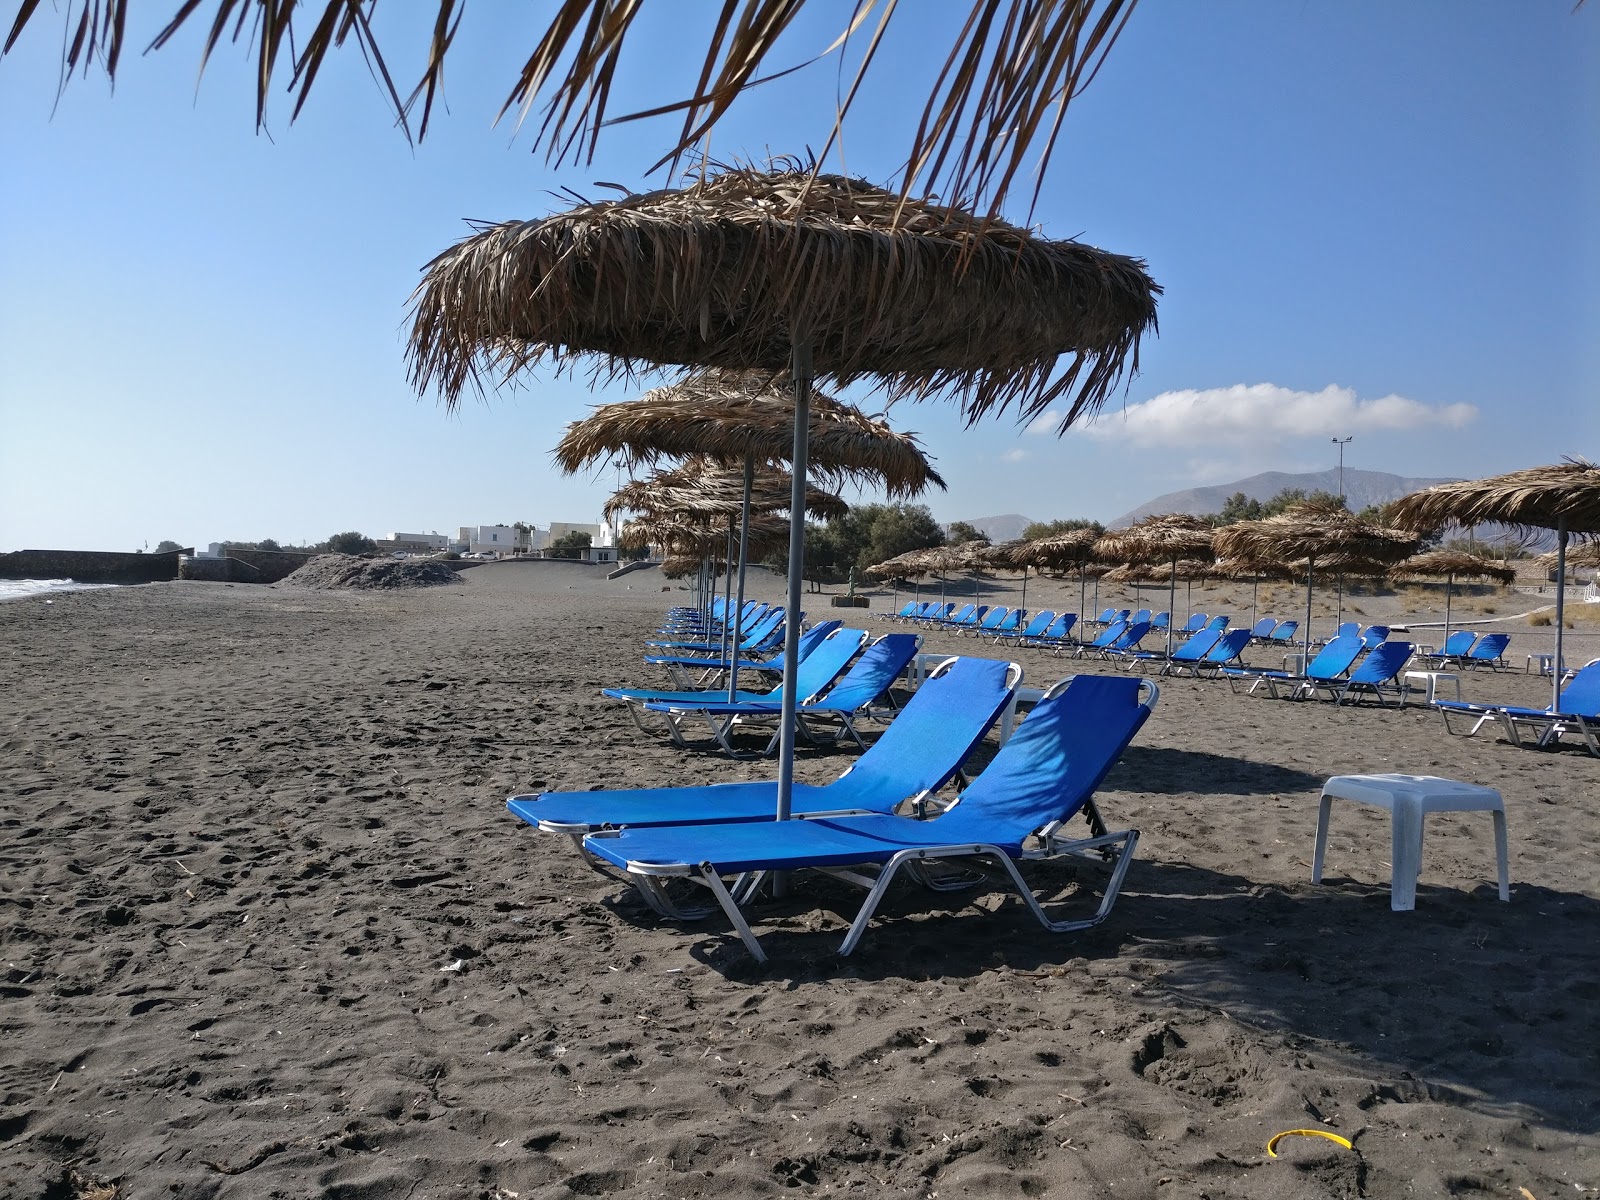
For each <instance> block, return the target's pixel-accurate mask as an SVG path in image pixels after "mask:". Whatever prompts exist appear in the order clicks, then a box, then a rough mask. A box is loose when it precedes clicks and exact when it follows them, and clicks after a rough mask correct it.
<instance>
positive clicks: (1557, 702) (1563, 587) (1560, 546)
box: [1550, 517, 1567, 713]
mask: <svg viewBox="0 0 1600 1200" xmlns="http://www.w3.org/2000/svg"><path fill="white" fill-rule="evenodd" d="M1566 615H1567V519H1566V517H1557V518H1556V660H1555V662H1553V663H1551V664H1550V675H1551V678H1552V680H1553V683H1552V684H1551V690H1550V711H1551V712H1553V713H1558V712H1560V711H1561V642H1562V639H1563V637H1564V635H1565V633H1566V628H1567V622H1566Z"/></svg>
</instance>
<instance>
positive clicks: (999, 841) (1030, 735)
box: [583, 675, 1157, 961]
mask: <svg viewBox="0 0 1600 1200" xmlns="http://www.w3.org/2000/svg"><path fill="white" fill-rule="evenodd" d="M1146 689H1147V690H1148V698H1142V697H1141V693H1142V692H1144V691H1145V690H1146ZM1156 698H1157V693H1156V687H1155V684H1153V683H1152V682H1150V681H1149V680H1147V679H1133V678H1130V677H1128V676H1103V675H1079V676H1076V677H1074V678H1070V679H1066V680H1063V681H1061V682H1060V683H1058V684H1056V685H1055V686H1054V687H1052V688H1051V689H1050V690H1049V691H1048V692H1046V693H1045V697H1044V699H1043V700H1041V701H1040V702H1039V703H1038V704H1037V705H1036V706H1035V707H1034V709H1033V711H1032V712H1030V713H1029V714H1028V718H1027V720H1025V721H1024V722H1023V723H1022V725H1021V726H1020V727H1019V728H1018V730H1017V732H1016V733H1015V734H1013V735H1012V737H1011V739H1010V740H1009V741H1008V742H1007V743H1006V744H1005V745H1004V746H1002V747H1001V748H1000V750H999V752H998V753H996V755H995V756H994V758H993V760H991V761H990V763H989V765H988V766H987V767H986V768H985V769H984V771H983V773H982V774H980V775H979V776H978V777H977V778H976V779H974V780H973V781H972V783H971V784H969V785H968V787H967V789H966V791H964V792H962V793H961V796H960V798H959V799H958V800H957V801H956V803H955V804H954V805H952V806H951V807H950V808H948V809H946V810H945V811H944V812H943V813H940V814H939V815H938V816H936V817H933V818H930V819H928V820H918V819H916V818H913V817H904V816H897V815H892V814H886V813H883V812H875V813H865V814H845V815H816V816H811V817H806V818H803V819H799V820H793V821H786V822H777V821H766V822H760V823H744V824H738V825H733V824H724V825H676V826H675V825H664V826H657V827H655V828H650V829H641V828H629V829H620V830H615V831H603V832H600V833H592V834H590V835H589V836H588V837H586V838H584V843H583V844H584V849H585V850H587V851H588V852H589V853H590V854H591V855H593V856H594V857H595V858H597V859H599V860H601V861H603V862H606V863H609V864H610V865H611V866H612V867H614V868H617V869H619V870H621V871H623V872H626V874H627V875H628V876H629V878H630V881H631V882H633V883H634V884H635V886H636V887H637V888H638V889H639V891H640V892H641V894H644V895H646V896H647V897H649V896H650V894H651V893H652V892H656V893H659V892H661V891H662V885H663V882H664V881H665V880H668V879H672V878H680V879H688V880H691V881H693V882H695V883H698V884H702V885H703V886H705V887H706V888H707V889H709V890H710V892H711V893H712V895H713V896H715V897H716V900H717V903H718V904H719V905H720V906H721V907H722V910H723V912H724V913H725V914H726V915H727V917H728V919H729V921H731V922H732V923H733V926H734V928H735V929H736V930H738V933H739V936H740V938H741V939H742V940H743V941H744V944H745V947H746V948H747V949H748V950H749V951H750V953H751V954H752V955H753V956H754V957H755V958H756V959H757V960H758V961H765V959H766V955H765V953H764V952H763V950H762V948H761V944H760V942H758V941H757V940H756V936H755V933H754V932H753V931H752V930H751V928H750V925H749V923H748V922H747V921H746V920H745V916H744V913H743V912H742V911H741V905H743V904H745V903H748V902H749V900H751V899H752V898H753V897H754V896H755V895H756V894H757V892H758V891H759V890H760V888H761V886H762V884H763V883H764V882H765V881H766V879H767V877H768V876H769V875H770V874H771V873H772V872H774V871H800V870H807V869H810V870H818V871H822V872H824V873H826V874H829V875H831V876H833V877H835V878H837V879H842V880H844V881H846V882H849V883H852V884H855V885H858V886H860V887H864V888H866V889H867V898H866V900H865V901H864V902H863V903H862V905H861V909H860V911H859V912H858V913H857V914H856V917H855V920H854V921H853V922H852V923H851V925H850V931H849V933H848V934H846V936H845V939H844V942H843V943H842V944H841V945H840V947H839V953H840V954H841V955H846V954H849V953H850V952H851V951H853V950H854V949H855V948H856V945H857V944H858V943H859V942H860V940H861V937H862V935H863V934H864V933H865V932H866V929H867V924H868V922H869V921H870V920H871V919H872V915H873V913H874V912H875V911H876V910H877V907H878V904H879V902H880V901H881V900H882V899H883V896H884V894H885V893H886V892H887V891H888V889H889V886H890V884H892V883H893V882H894V879H895V877H896V876H897V875H898V873H899V872H900V871H901V870H902V869H905V870H907V872H908V874H911V875H913V876H914V877H917V878H919V879H921V880H922V881H924V882H927V883H930V884H931V885H933V886H935V887H938V886H939V880H938V879H937V877H934V876H931V875H930V874H929V868H930V867H931V866H932V865H934V864H935V863H940V862H943V861H946V860H952V859H953V860H958V861H960V862H962V864H963V865H975V866H992V867H994V868H998V869H999V871H1000V872H1002V873H1003V876H1002V877H1005V878H1008V879H1009V882H1010V883H1011V884H1012V885H1013V886H1014V887H1015V888H1016V889H1017V892H1018V894H1019V895H1020V896H1021V897H1022V900H1023V902H1024V903H1025V904H1026V905H1027V906H1028V908H1029V910H1030V911H1031V912H1032V913H1033V915H1034V916H1035V917H1036V918H1038V920H1039V923H1040V924H1041V925H1043V926H1044V927H1045V928H1046V929H1047V930H1050V931H1051V932H1053V933H1065V932H1068V931H1072V930H1079V929H1087V928H1089V927H1091V926H1093V925H1097V924H1099V923H1100V922H1101V921H1103V920H1104V919H1105V918H1106V917H1107V916H1108V915H1109V914H1110V911H1111V908H1112V905H1114V904H1115V903H1116V899H1117V894H1118V892H1119V891H1120V890H1121V887H1122V880H1123V878H1124V876H1125V875H1126V874H1127V869H1128V865H1129V863H1130V862H1131V861H1132V857H1133V852H1134V848H1135V847H1136V846H1137V844H1138V840H1139V834H1138V831H1137V830H1131V829H1130V830H1125V831H1122V832H1119V833H1109V832H1107V831H1106V828H1105V824H1104V822H1103V821H1102V820H1101V819H1100V814H1099V812H1098V811H1097V809H1096V808H1095V807H1094V803H1093V796H1094V792H1095V790H1096V788H1098V787H1099V785H1100V783H1101V781H1102V780H1103V779H1104V778H1105V776H1106V773H1107V772H1108V771H1110V769H1111V768H1112V767H1113V766H1114V765H1115V764H1116V762H1117V760H1118V759H1119V758H1121V757H1122V752H1123V750H1124V749H1126V748H1127V745H1128V743H1129V742H1130V741H1132V739H1133V736H1134V735H1135V734H1136V733H1137V732H1138V731H1139V729H1140V728H1141V727H1142V726H1143V725H1144V723H1145V720H1146V719H1147V718H1148V717H1149V715H1150V712H1151V710H1152V708H1153V707H1154V706H1155V703H1156ZM890 728H891V729H892V728H893V726H890ZM1080 815H1081V816H1084V817H1086V818H1087V819H1088V821H1089V829H1090V836H1089V837H1087V838H1082V839H1072V838H1069V837H1068V836H1067V835H1066V832H1065V829H1064V827H1065V825H1066V824H1067V822H1069V821H1071V820H1072V819H1073V818H1074V817H1076V816H1080ZM1063 855H1075V856H1082V857H1084V858H1093V859H1094V860H1095V861H1097V862H1100V863H1101V864H1102V865H1104V863H1105V861H1106V860H1107V859H1108V858H1109V860H1110V862H1111V875H1110V879H1109V881H1108V882H1107V884H1106V887H1105V892H1104V896H1103V898H1102V900H1101V902H1100V904H1099V907H1098V910H1097V911H1096V912H1094V914H1093V915H1091V916H1089V917H1088V918H1086V919H1081V920H1070V921H1057V920H1053V919H1052V918H1051V917H1050V916H1049V914H1048V913H1047V912H1046V911H1045V909H1044V908H1043V906H1042V905H1040V903H1039V901H1038V900H1037V898H1035V896H1034V894H1033V891H1032V889H1030V888H1029V886H1028V884H1027V881H1026V880H1025V879H1024V878H1023V877H1022V874H1021V872H1020V871H1019V870H1018V869H1017V865H1016V864H1017V862H1018V861H1021V860H1029V859H1043V858H1056V857H1059V856H1063ZM723 876H733V877H735V879H734V884H733V887H732V889H731V890H730V888H729V887H728V885H727V884H725V883H724V882H723V878H722V877H723ZM946 886H948V884H946ZM652 903H654V901H652ZM669 903H670V901H669Z"/></svg>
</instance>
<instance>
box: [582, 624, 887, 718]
mask: <svg viewBox="0 0 1600 1200" xmlns="http://www.w3.org/2000/svg"><path fill="white" fill-rule="evenodd" d="M866 640H867V631H866V630H865V629H835V630H834V631H833V632H832V633H830V634H829V635H828V636H827V637H825V638H823V639H822V644H821V645H820V646H818V647H817V648H816V649H815V650H813V651H812V652H811V653H810V654H808V655H806V656H805V657H804V658H802V659H801V660H800V663H799V665H798V666H797V667H796V668H795V680H794V683H795V699H796V702H797V703H800V704H804V703H805V702H806V701H807V700H810V699H812V698H813V697H815V696H816V695H817V694H818V693H820V692H821V691H822V690H823V689H824V688H826V687H827V686H828V685H829V684H830V683H832V682H833V681H834V680H835V679H836V678H837V677H838V676H839V674H840V673H841V672H842V671H843V670H844V669H845V666H846V665H847V664H848V663H849V662H850V660H851V659H852V658H854V657H855V656H856V652H857V651H858V650H860V649H861V645H862V643H863V642H865V641H866ZM600 694H601V695H602V696H605V697H607V698H608V699H611V700H624V701H627V704H628V713H629V715H630V716H632V717H633V723H634V724H635V725H637V726H638V727H639V728H640V729H642V730H644V731H645V732H646V733H648V732H650V729H649V727H648V726H647V725H645V723H644V722H643V721H642V720H640V718H639V712H640V710H641V709H642V708H643V707H644V706H645V705H646V704H649V703H652V702H655V703H661V704H674V703H676V704H683V705H686V706H689V705H697V704H703V703H706V702H708V701H713V702H714V701H721V702H722V703H726V702H727V699H728V693H727V692H726V691H724V690H723V689H721V688H712V689H709V690H699V691H685V692H667V691H659V690H652V689H650V688H603V689H602V690H601V692H600ZM733 698H734V700H735V701H736V702H743V703H749V702H750V701H752V700H770V701H772V702H773V703H775V704H781V703H782V701H783V684H782V683H781V682H780V683H779V684H778V685H777V686H776V687H774V688H772V689H771V690H769V691H765V692H735V693H734V694H733ZM673 740H674V741H680V739H679V738H678V737H677V735H676V734H674V735H673Z"/></svg>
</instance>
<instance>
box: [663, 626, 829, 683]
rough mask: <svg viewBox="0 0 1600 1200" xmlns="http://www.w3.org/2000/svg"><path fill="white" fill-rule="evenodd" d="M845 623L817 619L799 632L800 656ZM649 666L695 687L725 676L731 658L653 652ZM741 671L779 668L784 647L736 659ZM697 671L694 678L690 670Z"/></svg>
mask: <svg viewBox="0 0 1600 1200" xmlns="http://www.w3.org/2000/svg"><path fill="white" fill-rule="evenodd" d="M843 624H844V622H843V621H819V622H817V624H815V625H813V626H812V627H811V628H810V629H808V630H806V631H805V632H804V633H802V634H801V635H800V657H801V658H804V657H805V656H806V655H808V654H810V653H811V651H812V650H814V649H816V647H817V645H818V643H820V642H821V641H822V639H823V638H825V637H827V636H828V635H829V634H830V633H832V632H833V631H834V630H835V629H838V628H839V627H840V626H842V625H843ZM644 661H645V663H646V665H648V666H660V667H666V668H667V671H668V673H669V674H671V676H672V681H673V683H675V684H677V685H678V687H679V688H680V689H682V690H684V691H690V690H693V689H695V688H711V687H715V686H716V682H715V680H716V677H717V676H719V675H721V676H726V675H727V673H728V670H729V668H731V667H732V666H733V663H732V661H731V660H729V659H726V658H712V657H710V656H709V655H704V654H701V655H694V654H652V655H650V656H648V657H647V658H646V659H645V660H644ZM739 670H741V671H767V672H782V670H783V651H782V648H781V647H780V648H779V650H778V652H777V653H776V654H772V655H768V656H767V657H764V658H741V659H740V660H739ZM694 671H698V672H699V673H700V674H699V677H698V678H696V677H695V676H694V675H693V674H692V673H691V672H694Z"/></svg>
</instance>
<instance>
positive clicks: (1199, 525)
mask: <svg viewBox="0 0 1600 1200" xmlns="http://www.w3.org/2000/svg"><path fill="white" fill-rule="evenodd" d="M1215 533H1216V530H1215V529H1214V528H1213V527H1212V525H1211V522H1209V521H1207V520H1205V519H1204V518H1203V517H1195V516H1191V515H1190V514H1188V513H1163V514H1160V515H1157V516H1153V517H1146V518H1145V519H1144V520H1142V521H1139V522H1136V523H1135V524H1133V525H1130V526H1128V528H1126V529H1113V530H1109V531H1108V532H1106V533H1105V534H1103V535H1102V536H1101V538H1100V541H1099V542H1098V543H1097V544H1096V546H1095V556H1096V557H1098V558H1100V559H1101V560H1103V561H1106V562H1123V563H1129V564H1151V563H1170V564H1171V565H1172V569H1171V572H1170V579H1169V582H1168V593H1167V594H1168V599H1167V653H1168V654H1171V653H1172V635H1173V629H1172V625H1173V622H1172V613H1173V611H1175V610H1176V609H1177V606H1178V561H1179V560H1180V559H1201V560H1209V559H1213V558H1215V557H1216V554H1215V552H1214V551H1213V550H1212V546H1211V540H1212V537H1213V536H1214V535H1215Z"/></svg>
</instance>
